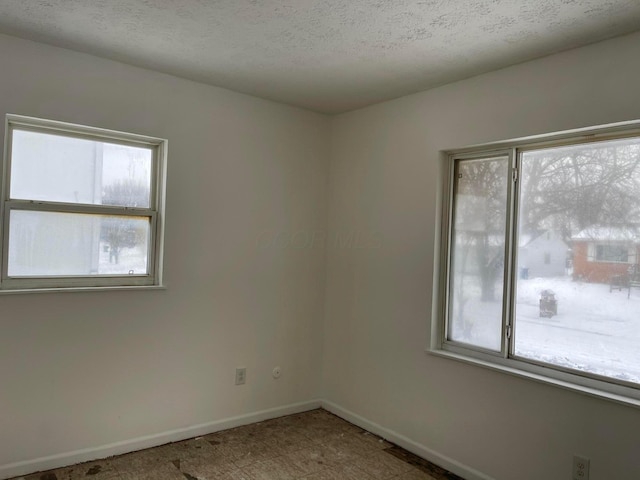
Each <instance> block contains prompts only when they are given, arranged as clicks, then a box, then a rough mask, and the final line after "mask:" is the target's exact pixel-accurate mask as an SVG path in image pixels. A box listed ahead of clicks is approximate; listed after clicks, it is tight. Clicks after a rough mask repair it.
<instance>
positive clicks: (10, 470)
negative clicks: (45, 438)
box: [0, 400, 322, 479]
mask: <svg viewBox="0 0 640 480" xmlns="http://www.w3.org/2000/svg"><path fill="white" fill-rule="evenodd" d="M321 405H322V402H321V401H320V400H312V401H309V402H300V403H293V404H290V405H285V406H283V407H276V408H270V409H267V410H260V411H258V412H253V413H248V414H245V415H239V416H237V417H230V418H225V419H222V420H216V421H213V422H208V423H201V424H199V425H192V426H190V427H185V428H178V429H175V430H169V431H167V432H161V433H157V434H154V435H147V436H144V437H138V438H134V439H131V440H125V441H122V442H116V443H109V444H107V445H101V446H98V447H91V448H84V449H82V450H76V451H73V452H65V453H60V454H57V455H50V456H47V457H40V458H35V459H33V460H25V461H22V462H15V463H9V464H7V465H0V479H6V478H12V477H17V476H19V475H27V474H29V473H33V472H40V471H43V470H51V469H53V468H60V467H64V466H67V465H74V464H76V463H81V462H88V461H90V460H97V459H100V458H107V457H111V456H113V455H120V454H123V453H128V452H135V451H136V450H143V449H145V448H150V447H156V446H158V445H164V444H165V443H169V442H177V441H180V440H185V439H187V438H192V437H198V436H200V435H206V434H209V433H213V432H218V431H220V430H227V429H229V428H234V427H239V426H242V425H247V424H249V423H256V422H262V421H263V420H269V419H270V418H277V417H282V416H285V415H292V414H294V413H301V412H306V411H307V410H313V409H315V408H320V406H321Z"/></svg>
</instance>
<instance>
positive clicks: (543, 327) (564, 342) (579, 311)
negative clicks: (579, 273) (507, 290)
mask: <svg viewBox="0 0 640 480" xmlns="http://www.w3.org/2000/svg"><path fill="white" fill-rule="evenodd" d="M545 289H551V290H553V291H554V292H555V294H556V299H557V300H558V315H556V316H553V317H552V318H541V317H540V315H539V312H540V309H539V303H538V302H539V300H540V292H541V291H542V290H545ZM517 291H518V295H517V303H516V331H515V339H516V342H515V346H516V354H517V355H520V356H523V357H527V358H533V359H537V360H542V361H544V362H548V363H553V364H555V365H560V366H564V367H569V368H574V369H577V370H583V371H588V372H592V373H596V374H600V375H606V376H609V377H614V378H618V379H621V380H627V381H631V382H636V383H640V290H638V289H632V290H631V297H630V298H627V292H628V291H627V290H626V289H623V290H622V291H618V290H614V291H613V292H609V285H604V284H597V283H582V282H574V281H572V280H571V278H569V277H561V278H535V279H531V280H519V281H518V290H517Z"/></svg>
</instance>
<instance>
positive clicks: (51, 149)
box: [10, 130, 152, 208]
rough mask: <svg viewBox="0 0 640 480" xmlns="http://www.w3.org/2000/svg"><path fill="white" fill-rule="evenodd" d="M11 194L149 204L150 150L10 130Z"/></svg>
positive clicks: (25, 197)
mask: <svg viewBox="0 0 640 480" xmlns="http://www.w3.org/2000/svg"><path fill="white" fill-rule="evenodd" d="M12 139H13V140H12V147H11V193H10V195H11V198H12V199H20V200H36V201H50V202H67V203H84V204H93V205H118V206H125V207H140V208H149V204H150V191H151V189H150V185H151V162H152V150H151V149H150V148H140V147H131V146H125V145H119V144H114V143H106V142H99V141H94V140H85V139H81V138H73V137H65V136H60V135H51V134H46V133H39V132H30V131H25V130H13V137H12Z"/></svg>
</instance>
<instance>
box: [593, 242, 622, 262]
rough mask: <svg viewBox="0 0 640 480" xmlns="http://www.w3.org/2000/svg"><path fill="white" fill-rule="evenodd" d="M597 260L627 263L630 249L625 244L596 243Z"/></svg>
mask: <svg viewBox="0 0 640 480" xmlns="http://www.w3.org/2000/svg"><path fill="white" fill-rule="evenodd" d="M596 261H597V262H623V263H627V262H628V261H629V251H628V249H627V247H626V246H624V245H596Z"/></svg>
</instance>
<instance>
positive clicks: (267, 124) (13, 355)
mask: <svg viewBox="0 0 640 480" xmlns="http://www.w3.org/2000/svg"><path fill="white" fill-rule="evenodd" d="M0 59H1V63H2V73H1V74H0V116H1V117H2V118H3V119H4V115H5V114H6V113H16V114H22V115H31V116H37V117H42V118H51V119H55V120H61V121H67V122H74V123H80V124H86V125H93V126H98V127H103V128H109V129H114V130H122V131H128V132H133V133H139V134H146V135H152V136H158V137H163V138H167V139H168V140H169V163H168V165H169V172H168V185H167V204H168V208H167V215H166V220H167V221H166V227H167V230H166V231H167V235H166V251H165V280H166V285H167V289H166V290H163V291H137V292H109V293H107V292H95V293H60V294H31V295H2V296H0V478H2V477H3V474H4V475H5V476H6V475H9V474H10V472H16V471H17V470H16V468H13V467H11V468H7V466H8V465H12V464H15V463H16V462H18V463H19V462H28V461H31V460H34V459H37V458H39V457H45V456H49V455H58V454H62V455H63V456H64V454H66V453H68V452H73V451H76V450H78V449H85V448H89V449H91V448H98V447H101V446H104V445H106V444H110V443H113V442H122V441H125V442H126V441H129V440H132V439H137V438H140V437H143V436H147V435H156V434H160V433H162V432H166V431H169V430H173V429H178V428H184V427H189V426H193V425H198V424H202V423H207V422H215V421H217V420H221V419H228V418H230V417H233V416H236V415H243V414H250V413H254V412H256V411H260V410H264V409H269V408H273V407H282V406H285V405H290V404H294V403H297V402H306V401H309V400H312V399H315V398H317V397H318V394H319V385H320V370H319V369H320V358H321V346H322V345H321V337H320V334H321V329H322V316H323V302H324V274H325V272H324V268H325V267H324V265H325V264H324V248H323V244H322V243H321V242H316V243H315V244H314V245H303V247H305V248H297V247H296V246H295V245H294V246H292V245H288V244H286V243H284V242H281V243H279V244H274V243H273V242H268V241H265V240H264V238H265V237H264V235H263V236H261V233H262V232H264V231H268V232H270V233H269V235H272V232H276V231H277V232H280V231H283V232H312V231H321V230H323V229H324V228H325V225H326V208H325V205H326V184H327V174H328V165H327V158H328V154H329V149H328V144H327V139H328V137H329V134H330V130H329V127H330V125H329V121H330V120H329V119H328V118H327V117H325V116H321V115H316V114H313V113H310V112H307V111H303V110H299V109H295V108H291V107H287V106H283V105H279V104H276V103H273V102H269V101H264V100H259V99H256V98H253V97H249V96H245V95H240V94H236V93H232V92H230V91H227V90H223V89H218V88H213V87H209V86H205V85H201V84H197V83H194V82H189V81H184V80H180V79H177V78H174V77H171V76H167V75H162V74H158V73H153V72H150V71H146V70H142V69H137V68H134V67H131V66H127V65H123V64H119V63H116V62H111V61H107V60H102V59H98V58H95V57H91V56H88V55H83V54H78V53H74V52H70V51H66V50H62V49H57V48H52V47H48V46H44V45H41V44H37V43H32V42H27V41H23V40H18V39H15V38H11V37H6V36H0ZM2 130H4V129H2ZM298 247H299V245H298ZM306 247H309V248H306ZM276 365H279V366H280V367H282V377H281V378H280V379H279V380H277V381H276V380H273V379H272V377H271V369H272V368H273V367H274V366H276ZM236 366H245V367H247V384H246V385H244V386H241V387H236V386H234V369H235V367H236ZM34 465H36V466H41V465H42V464H41V463H36V464H34ZM3 467H4V470H3ZM14 467H15V465H14ZM21 468H22V467H21ZM25 468H26V469H27V470H28V467H25ZM23 470H24V468H23Z"/></svg>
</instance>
